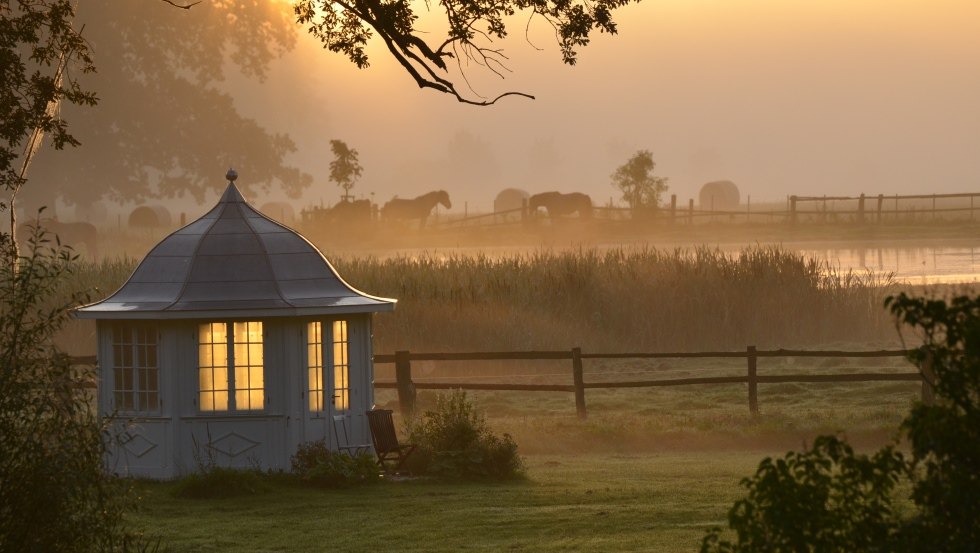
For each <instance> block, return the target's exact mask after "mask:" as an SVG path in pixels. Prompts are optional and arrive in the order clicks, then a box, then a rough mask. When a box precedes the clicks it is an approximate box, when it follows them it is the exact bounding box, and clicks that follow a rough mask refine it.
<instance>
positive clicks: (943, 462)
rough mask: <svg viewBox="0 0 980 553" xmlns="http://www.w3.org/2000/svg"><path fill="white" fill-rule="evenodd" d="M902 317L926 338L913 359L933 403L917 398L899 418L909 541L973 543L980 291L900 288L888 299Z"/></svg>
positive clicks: (978, 483) (978, 482) (979, 447)
mask: <svg viewBox="0 0 980 553" xmlns="http://www.w3.org/2000/svg"><path fill="white" fill-rule="evenodd" d="M888 305H889V307H890V309H891V311H892V313H893V314H894V315H895V316H896V317H897V319H898V321H899V322H900V323H904V324H906V325H910V326H912V327H914V328H916V329H918V330H919V331H920V333H921V334H922V337H923V341H924V344H923V345H922V346H921V347H919V348H917V349H915V350H914V351H913V352H912V354H911V359H912V360H913V361H914V362H916V363H919V365H920V366H926V367H929V368H930V369H931V371H930V370H927V371H925V375H924V376H925V377H926V378H927V379H929V380H930V381H931V383H932V386H933V388H934V391H935V396H936V401H935V402H934V403H931V404H929V403H919V404H916V405H915V406H914V407H913V408H912V412H911V413H909V416H908V417H907V418H906V419H905V421H904V422H903V423H902V430H903V431H904V432H905V435H906V436H907V437H908V441H909V444H910V445H911V449H912V469H913V470H914V471H915V472H914V473H913V474H914V475H915V477H914V479H913V493H912V499H913V500H914V501H915V504H916V505H917V506H918V508H919V512H918V514H917V515H916V517H915V518H914V519H913V520H912V521H910V522H909V523H908V525H907V528H906V529H905V539H906V541H908V542H909V543H910V544H913V545H914V546H917V547H922V548H924V549H921V550H926V549H929V550H933V551H976V548H977V547H978V544H980V501H978V498H980V468H978V467H980V297H972V298H971V297H967V296H960V297H956V298H953V299H951V300H950V301H949V302H948V303H947V302H945V301H939V300H929V299H923V298H913V297H909V296H907V295H905V294H900V295H898V296H896V297H893V298H889V299H888Z"/></svg>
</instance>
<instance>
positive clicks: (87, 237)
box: [17, 219, 99, 258]
mask: <svg viewBox="0 0 980 553" xmlns="http://www.w3.org/2000/svg"><path fill="white" fill-rule="evenodd" d="M36 226H40V227H41V228H42V229H43V230H46V231H47V232H48V233H49V235H48V237H49V238H51V237H52V236H51V235H54V236H57V237H58V240H60V241H61V243H62V244H65V245H68V246H77V245H78V244H81V245H83V246H85V251H86V253H88V255H89V257H92V258H95V257H97V256H98V255H99V250H98V233H97V232H96V230H95V226H94V225H93V224H92V223H82V222H79V223H62V222H60V221H55V220H54V219H41V220H40V222H34V223H25V224H23V225H20V226H19V227H17V241H18V242H19V243H22V244H26V243H27V240H28V239H29V238H30V237H31V236H33V235H34V228H35V227H36Z"/></svg>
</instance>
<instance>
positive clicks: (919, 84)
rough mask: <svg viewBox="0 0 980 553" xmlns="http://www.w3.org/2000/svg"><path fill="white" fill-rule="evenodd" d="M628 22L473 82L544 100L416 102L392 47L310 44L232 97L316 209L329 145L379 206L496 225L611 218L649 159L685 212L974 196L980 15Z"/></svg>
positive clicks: (675, 2) (873, 8) (685, 13)
mask: <svg viewBox="0 0 980 553" xmlns="http://www.w3.org/2000/svg"><path fill="white" fill-rule="evenodd" d="M618 20H619V23H620V34H619V35H618V36H616V37H608V36H599V37H597V38H596V39H595V40H594V42H593V44H592V45H591V46H589V47H587V48H584V49H582V50H581V52H580V58H579V59H580V61H579V64H578V65H577V66H576V67H574V68H570V67H567V66H564V65H562V64H561V60H560V57H559V52H558V50H557V47H556V46H555V45H554V44H553V42H548V40H547V34H546V33H545V32H543V31H544V29H543V27H541V26H538V27H536V28H533V30H532V34H531V36H532V41H533V43H534V44H535V45H536V46H538V47H541V48H543V50H542V51H538V50H535V49H534V48H533V47H531V46H530V45H528V43H527V42H526V41H525V40H524V32H523V22H519V24H518V25H516V26H515V27H514V28H513V31H512V35H513V36H512V37H511V39H510V40H508V41H506V42H505V43H504V44H503V46H504V47H505V50H506V53H507V54H508V55H509V56H510V57H511V58H512V63H511V67H512V69H513V70H514V73H513V74H511V75H509V76H508V78H507V80H506V81H500V80H499V79H496V78H494V77H489V76H487V75H481V74H480V73H479V72H478V71H476V70H473V71H470V72H469V75H470V77H471V80H472V82H474V83H475V85H476V88H477V90H479V91H485V94H487V95H490V94H493V93H496V92H500V91H504V90H521V91H524V92H529V93H532V94H535V95H537V97H538V99H537V100H535V101H529V100H524V99H520V98H511V99H505V100H503V101H502V102H501V103H500V104H498V105H496V106H494V107H489V108H477V107H471V106H463V105H459V104H457V103H456V102H455V101H454V100H453V99H451V98H450V97H448V96H444V95H440V94H437V93H434V92H429V91H420V90H418V89H417V88H416V87H415V85H414V83H413V82H412V81H411V80H410V79H409V78H408V77H407V76H406V75H404V74H402V73H401V70H400V69H399V68H398V67H396V66H395V64H394V62H393V61H391V60H389V59H388V58H387V57H386V56H385V55H384V51H383V48H382V47H380V46H379V47H376V48H373V49H372V51H371V52H370V53H371V54H372V55H373V57H372V67H371V68H370V69H368V70H363V71H359V70H357V69H356V68H354V67H353V66H352V65H350V64H349V63H348V62H347V61H346V60H345V59H344V58H343V57H341V56H340V55H337V54H332V53H330V52H326V51H322V50H320V48H319V46H318V45H317V44H316V43H314V42H313V41H312V40H309V39H307V38H306V37H305V36H303V37H301V41H300V45H299V46H298V48H297V50H296V51H295V52H293V53H291V54H290V55H289V56H288V57H287V58H286V59H285V60H283V62H282V63H280V64H279V65H278V67H277V68H276V70H275V71H274V73H273V78H272V79H270V81H269V83H267V84H266V85H264V86H262V87H258V86H254V85H252V86H245V87H241V86H238V85H236V89H238V90H247V91H248V92H247V93H243V95H242V97H241V102H240V105H241V106H242V108H243V110H245V111H246V113H248V114H249V115H251V116H253V117H255V118H256V119H258V120H259V121H260V122H261V123H263V124H265V125H266V126H267V127H269V128H271V129H273V130H275V131H279V132H289V133H290V134H291V135H292V136H293V138H294V139H295V140H296V141H297V143H298V144H299V147H300V150H301V151H300V152H299V153H298V154H297V155H296V157H295V159H294V161H295V162H296V163H297V164H298V165H299V166H300V167H301V168H302V169H304V170H306V171H308V172H310V173H312V174H313V175H314V176H315V178H316V180H317V183H318V184H317V187H316V190H311V191H310V193H309V194H307V199H308V200H311V201H319V199H320V198H323V200H324V202H327V203H333V202H334V201H336V199H337V197H338V196H339V189H337V187H336V186H335V185H333V184H332V183H329V182H328V181H327V179H326V173H327V165H328V164H329V160H330V158H329V155H328V152H329V147H328V142H329V140H330V139H333V138H339V139H342V140H345V141H347V143H348V144H349V145H350V146H352V147H354V148H356V149H358V150H359V151H360V152H361V161H362V164H363V165H364V167H365V172H364V176H363V178H362V180H361V182H360V183H359V184H358V185H357V186H356V187H355V190H354V192H355V193H356V194H360V195H363V196H365V197H366V196H367V195H368V193H370V192H375V193H376V200H378V201H380V202H383V201H385V200H387V199H388V198H390V197H391V196H393V195H395V194H398V195H400V196H402V197H410V196H415V195H417V194H421V193H423V192H426V191H428V190H431V189H433V188H446V189H447V190H449V191H450V194H451V195H452V196H453V197H454V199H455V202H456V204H457V205H460V206H461V205H462V204H463V202H468V203H469V205H470V206H472V207H471V209H483V210H485V209H488V208H489V207H490V205H491V202H492V199H493V196H494V195H495V194H496V192H497V191H499V190H500V189H502V188H505V187H509V186H516V187H520V188H524V189H526V190H528V191H530V192H532V193H533V192H538V191H544V190H554V189H557V190H563V191H583V192H587V193H589V194H591V195H593V197H594V198H595V199H596V200H597V201H600V202H601V203H605V202H606V201H608V199H609V198H610V197H614V196H615V195H616V194H615V191H614V189H613V188H612V187H611V186H610V185H609V174H610V173H612V172H613V170H615V168H616V167H617V166H618V165H620V164H621V163H623V162H624V161H625V160H626V159H627V158H628V157H629V156H630V155H631V154H632V153H633V152H635V151H636V150H638V149H649V150H651V151H652V152H653V154H654V159H655V160H656V162H657V164H658V166H657V174H659V175H663V176H666V177H668V178H669V179H670V180H669V184H670V187H671V190H670V191H671V192H673V193H677V194H678V196H679V198H680V199H681V201H682V202H686V199H687V198H689V197H693V196H696V193H697V190H698V188H699V187H700V185H701V184H703V183H704V182H706V181H708V180H717V179H730V180H733V181H735V182H736V184H738V185H739V187H740V188H741V190H742V193H743V197H744V195H746V194H748V195H751V196H752V197H753V199H754V201H761V200H780V199H782V198H784V197H785V196H786V195H788V194H858V193H861V192H864V193H868V194H878V193H885V194H890V193H922V192H933V191H935V192H965V191H977V190H978V189H980V2H975V1H974V0H931V1H925V0H922V1H913V0H887V1H886V0H852V1H840V0H834V1H802V0H741V1H735V0H659V1H657V0H646V1H645V2H643V3H641V4H638V5H631V6H629V7H627V8H624V9H622V10H621V11H620V12H619V16H618ZM521 21H523V20H521ZM270 106H271V107H270ZM243 165H244V164H243ZM243 174H245V173H243Z"/></svg>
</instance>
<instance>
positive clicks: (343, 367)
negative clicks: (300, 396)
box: [306, 321, 350, 413]
mask: <svg viewBox="0 0 980 553" xmlns="http://www.w3.org/2000/svg"><path fill="white" fill-rule="evenodd" d="M330 324H331V327H332V332H331V336H330V337H331V346H332V347H330V348H329V349H327V350H326V352H324V349H323V325H322V324H321V323H320V322H319V321H315V322H312V323H309V324H308V325H307V329H306V330H307V332H306V336H307V339H306V356H307V369H308V371H307V372H308V375H309V376H308V391H309V398H310V399H309V409H310V411H311V412H314V413H316V412H322V411H323V410H324V400H323V398H324V381H323V378H324V375H323V367H324V366H327V367H330V368H331V369H332V370H333V405H334V408H335V409H336V410H338V411H346V410H347V409H349V408H350V364H349V361H348V348H349V344H348V340H347V321H333V322H332V323H330ZM325 355H329V356H330V358H329V359H325V358H324V356H325Z"/></svg>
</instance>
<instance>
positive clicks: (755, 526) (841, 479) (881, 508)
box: [701, 436, 904, 553]
mask: <svg viewBox="0 0 980 553" xmlns="http://www.w3.org/2000/svg"><path fill="white" fill-rule="evenodd" d="M903 468H904V465H903V458H902V455H901V454H900V453H898V452H896V451H895V450H894V449H893V448H885V449H883V450H881V451H879V452H877V453H876V454H875V455H873V456H871V457H868V456H866V455H855V454H854V451H853V450H852V449H851V447H850V446H849V445H847V443H845V442H844V441H842V440H840V439H839V438H837V437H834V436H820V437H818V438H817V439H816V441H815V442H814V444H813V447H812V448H811V449H810V450H808V451H803V452H789V453H787V454H786V456H785V457H784V458H782V459H777V460H773V459H770V458H766V459H764V460H763V461H762V463H760V465H759V469H758V470H757V471H756V474H755V476H754V477H753V478H751V479H748V478H747V479H745V480H743V481H742V484H743V485H744V486H745V487H747V488H748V490H749V492H748V497H746V498H745V499H741V500H739V501H738V502H736V503H735V506H734V507H732V509H731V510H730V511H729V513H728V523H729V525H730V526H731V527H732V528H733V529H735V531H736V533H737V537H738V539H737V541H736V542H735V543H731V542H728V541H723V540H721V538H720V535H719V533H718V532H713V533H710V534H709V535H708V536H707V537H706V538H705V540H704V542H703V544H702V546H701V551H702V552H703V553H708V552H715V551H717V552H732V553H736V552H754V551H772V552H783V551H785V552H795V551H872V550H874V549H875V548H876V547H878V546H879V545H881V544H884V543H886V542H887V541H888V540H889V539H891V537H892V534H893V533H894V531H895V520H894V511H893V510H892V507H891V501H892V493H893V491H894V488H895V484H896V483H897V482H898V479H899V477H900V476H901V475H902V471H903Z"/></svg>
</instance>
